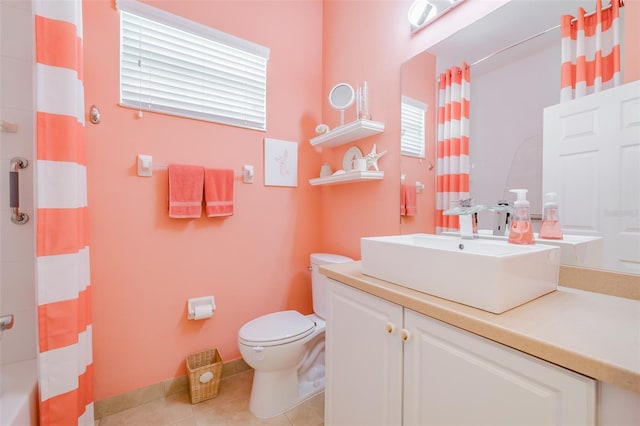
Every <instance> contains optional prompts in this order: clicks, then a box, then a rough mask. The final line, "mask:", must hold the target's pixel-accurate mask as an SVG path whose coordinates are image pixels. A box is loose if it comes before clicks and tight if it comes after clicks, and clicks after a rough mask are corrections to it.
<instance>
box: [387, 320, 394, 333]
mask: <svg viewBox="0 0 640 426" xmlns="http://www.w3.org/2000/svg"><path fill="white" fill-rule="evenodd" d="M395 329H396V326H395V325H393V323H392V322H388V323H387V333H389V334H391V333H393V330H395Z"/></svg>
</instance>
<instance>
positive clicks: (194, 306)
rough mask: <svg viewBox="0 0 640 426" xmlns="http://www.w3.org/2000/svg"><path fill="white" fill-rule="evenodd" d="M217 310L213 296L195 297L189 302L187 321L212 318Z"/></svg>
mask: <svg viewBox="0 0 640 426" xmlns="http://www.w3.org/2000/svg"><path fill="white" fill-rule="evenodd" d="M215 310H216V304H215V301H214V299H213V296H204V297H195V298H191V299H188V300H187V319H188V320H198V319H205V318H211V317H212V316H213V313H214V312H215Z"/></svg>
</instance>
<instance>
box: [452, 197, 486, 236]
mask: <svg viewBox="0 0 640 426" xmlns="http://www.w3.org/2000/svg"><path fill="white" fill-rule="evenodd" d="M460 204H461V205H460V206H458V207H453V208H450V209H448V210H445V211H443V212H442V214H443V215H447V216H459V221H460V237H462V238H464V239H473V238H477V232H474V231H475V226H474V222H476V218H477V213H478V212H479V211H482V210H486V209H487V206H482V205H477V206H471V205H470V204H471V203H470V202H469V200H460Z"/></svg>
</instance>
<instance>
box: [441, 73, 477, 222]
mask: <svg viewBox="0 0 640 426" xmlns="http://www.w3.org/2000/svg"><path fill="white" fill-rule="evenodd" d="M470 84H471V70H470V67H469V65H467V64H465V63H463V65H462V67H452V68H450V69H448V70H447V71H445V72H443V73H442V74H440V87H439V90H438V139H437V154H436V155H437V187H436V232H437V233H440V232H445V231H455V230H458V229H459V221H458V216H447V215H443V214H442V212H443V211H444V210H447V209H449V208H450V207H451V206H452V204H451V203H452V202H457V201H459V200H465V199H468V198H469V102H470V98H471V97H470V93H471V86H470Z"/></svg>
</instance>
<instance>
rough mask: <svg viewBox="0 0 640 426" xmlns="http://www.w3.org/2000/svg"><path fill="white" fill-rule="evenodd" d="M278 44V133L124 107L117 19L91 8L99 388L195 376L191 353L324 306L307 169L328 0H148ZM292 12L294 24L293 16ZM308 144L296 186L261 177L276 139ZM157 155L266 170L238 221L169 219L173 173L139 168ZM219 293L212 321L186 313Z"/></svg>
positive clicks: (310, 168)
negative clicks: (140, 157)
mask: <svg viewBox="0 0 640 426" xmlns="http://www.w3.org/2000/svg"><path fill="white" fill-rule="evenodd" d="M148 3H150V4H152V5H155V6H157V7H161V8H164V9H166V10H169V11H170V12H173V13H176V14H179V15H182V16H184V17H186V18H189V19H192V20H195V21H198V22H201V23H203V24H206V25H210V26H212V27H214V28H218V29H220V30H222V31H225V32H228V33H231V34H234V35H236V36H239V37H243V38H246V39H248V40H251V41H253V42H256V43H259V44H262V45H264V46H267V47H269V48H270V49H271V57H270V59H269V63H268V87H267V93H268V97H267V110H268V114H267V129H268V130H267V132H266V133H265V132H259V131H253V130H247V129H241V128H237V127H231V126H224V125H218V124H213V123H207V122H202V121H197V120H189V119H184V118H177V117H171V116H166V115H160V114H153V113H145V114H144V118H142V119H141V120H139V119H136V117H135V115H136V112H135V111H133V110H131V109H127V108H122V107H119V106H118V91H119V89H118V84H119V78H118V75H119V71H118V64H119V56H118V55H119V45H118V42H119V20H118V12H117V11H116V10H115V8H114V2H113V1H112V0H100V1H98V0H91V1H85V2H84V3H83V7H84V42H85V50H84V54H85V98H86V105H87V110H88V107H89V106H90V105H92V104H96V105H98V106H99V107H100V109H101V113H102V123H101V124H99V125H92V124H89V122H88V120H87V140H88V148H87V149H88V152H87V156H88V164H89V167H88V193H89V206H90V207H89V215H90V224H91V225H90V226H91V228H90V245H91V276H92V284H93V305H94V312H93V314H94V322H93V324H94V325H93V336H94V368H95V369H94V372H95V398H96V400H101V399H104V398H107V397H110V396H112V395H116V394H120V393H123V392H127V391H130V390H133V389H137V388H140V387H143V386H147V385H150V384H154V383H157V382H159V381H162V380H166V379H169V378H172V377H175V376H178V375H181V374H184V373H185V369H184V357H185V356H186V355H187V354H188V353H190V352H194V351H198V350H202V349H205V348H210V347H217V348H218V349H219V350H220V352H221V354H222V357H223V359H224V360H225V361H230V360H233V359H237V358H239V357H240V354H239V352H238V349H237V333H238V329H239V328H240V326H241V325H242V324H243V323H245V322H246V321H248V320H250V319H252V318H255V317H256V316H258V315H261V314H265V313H268V312H274V311H276V310H281V309H285V308H287V309H298V310H300V311H301V312H303V313H309V312H311V311H312V307H311V293H310V274H309V271H308V270H307V266H308V265H309V254H310V253H311V252H314V251H318V250H319V249H320V228H319V222H320V215H319V210H320V200H319V195H318V193H319V192H318V191H319V190H318V189H316V188H312V187H310V186H309V184H308V180H309V179H310V178H312V177H315V174H316V171H317V170H319V168H320V164H321V163H320V156H319V155H318V154H317V153H316V152H315V151H313V150H312V149H311V147H310V145H309V143H308V139H309V137H310V136H312V135H313V129H314V127H315V125H316V123H318V122H319V121H320V119H321V112H322V111H321V105H322V103H323V102H322V99H321V88H322V80H321V75H322V69H321V66H322V51H321V48H322V44H321V41H322V40H321V34H322V27H321V24H322V4H321V2H320V1H299V2H289V1H288V2H261V1H253V2H250V1H242V2H236V1H226V2H203V1H156V2H152V1H149V2H148ZM283 17H286V22H284V23H283V21H282V20H283ZM265 136H266V137H272V138H277V139H285V140H291V141H297V142H299V149H298V157H299V158H298V161H299V162H298V187H297V188H285V187H267V186H264V185H263V139H264V137H265ZM139 153H142V154H151V155H153V158H154V160H155V161H157V162H163V163H190V164H199V165H204V166H210V167H223V168H235V169H239V168H240V167H241V166H242V164H253V165H254V166H255V168H256V180H255V183H254V184H243V183H242V182H241V181H240V180H236V186H235V200H234V201H235V214H234V215H233V216H232V217H230V218H227V219H207V218H205V217H203V218H200V219H195V220H180V219H169V218H168V216H167V208H166V205H167V173H166V171H163V170H155V171H154V175H153V177H150V178H142V177H138V176H137V175H136V168H135V163H136V156H137V154H139ZM205 295H214V296H215V298H216V304H217V307H218V309H217V311H216V313H215V316H214V317H213V318H212V319H209V320H205V321H187V320H186V301H187V298H189V297H197V296H205Z"/></svg>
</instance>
